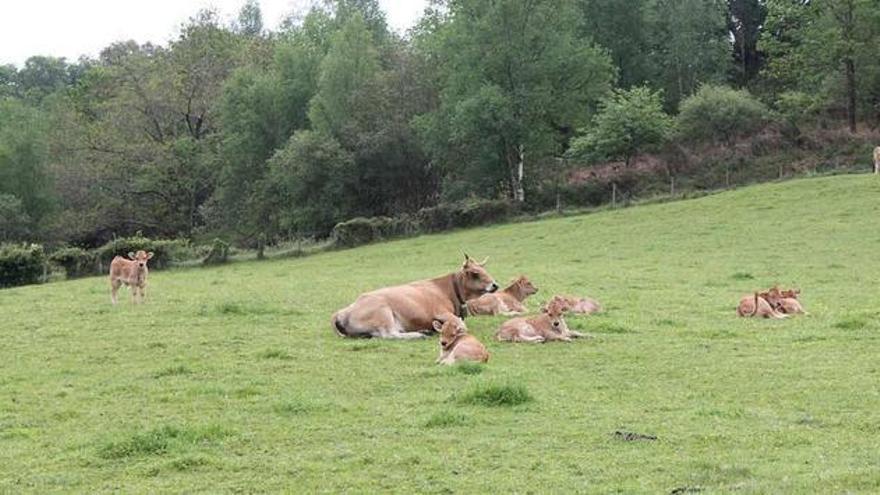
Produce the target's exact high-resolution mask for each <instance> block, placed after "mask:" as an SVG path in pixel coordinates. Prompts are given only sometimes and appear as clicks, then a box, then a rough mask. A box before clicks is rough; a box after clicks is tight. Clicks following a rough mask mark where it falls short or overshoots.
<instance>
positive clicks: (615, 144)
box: [569, 87, 672, 165]
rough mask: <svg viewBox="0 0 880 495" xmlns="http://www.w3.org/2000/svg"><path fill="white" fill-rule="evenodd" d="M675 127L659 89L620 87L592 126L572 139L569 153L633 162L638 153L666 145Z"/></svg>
mask: <svg viewBox="0 0 880 495" xmlns="http://www.w3.org/2000/svg"><path fill="white" fill-rule="evenodd" d="M671 130H672V118H671V117H670V116H669V115H667V114H666V112H664V111H663V100H662V96H661V93H660V92H659V91H657V92H654V91H651V90H650V89H648V88H646V87H637V88H633V89H630V90H619V91H615V92H614V94H613V95H612V96H610V97H608V98H606V99H605V100H603V101H602V103H601V105H600V109H599V112H598V113H597V114H596V116H595V117H594V118H593V122H592V124H591V125H590V127H588V128H587V129H586V130H585V133H584V135H583V136H582V137H579V138H577V139H574V140H573V141H572V143H571V148H570V149H569V154H570V155H571V156H573V157H575V158H588V159H592V160H622V161H623V162H624V163H625V164H626V165H629V161H630V159H632V157H634V156H635V155H636V154H637V153H639V152H641V151H645V150H647V149H650V148H651V147H653V146H658V145H660V144H662V143H663V142H664V141H665V140H666V139H668V137H669V134H670V132H671Z"/></svg>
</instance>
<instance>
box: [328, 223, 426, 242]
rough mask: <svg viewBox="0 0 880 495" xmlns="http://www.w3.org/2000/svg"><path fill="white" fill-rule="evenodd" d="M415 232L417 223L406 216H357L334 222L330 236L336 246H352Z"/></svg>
mask: <svg viewBox="0 0 880 495" xmlns="http://www.w3.org/2000/svg"><path fill="white" fill-rule="evenodd" d="M416 232H418V228H417V225H415V224H414V223H413V222H412V220H410V219H409V218H408V217H400V218H390V217H373V218H363V217H358V218H352V219H351V220H348V221H346V222H341V223H338V224H336V226H335V227H333V231H332V232H331V234H330V236H331V238H332V239H333V244H334V245H335V246H337V247H354V246H360V245H363V244H369V243H371V242H376V241H381V240H384V239H391V238H394V237H403V236H407V235H411V234H413V233H416Z"/></svg>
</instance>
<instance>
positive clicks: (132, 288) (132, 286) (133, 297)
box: [128, 284, 138, 304]
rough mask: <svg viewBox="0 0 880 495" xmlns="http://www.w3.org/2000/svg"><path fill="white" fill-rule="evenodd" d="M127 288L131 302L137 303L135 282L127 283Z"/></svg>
mask: <svg viewBox="0 0 880 495" xmlns="http://www.w3.org/2000/svg"><path fill="white" fill-rule="evenodd" d="M128 289H129V290H130V291H131V303H132V304H137V302H138V301H137V295H138V287H137V285H135V284H129V285H128Z"/></svg>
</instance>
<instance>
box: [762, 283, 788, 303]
mask: <svg viewBox="0 0 880 495" xmlns="http://www.w3.org/2000/svg"><path fill="white" fill-rule="evenodd" d="M758 295H759V296H761V297H763V298H764V300H765V301H767V302H768V303H770V306H771V307H773V308H778V307H779V305H781V304H782V300H783V299H784V297H783V296H782V292H781V291H780V290H779V286H776V285H774V286H773V287H771V288H770V290H768V291H766V292H761V293H760V294H758Z"/></svg>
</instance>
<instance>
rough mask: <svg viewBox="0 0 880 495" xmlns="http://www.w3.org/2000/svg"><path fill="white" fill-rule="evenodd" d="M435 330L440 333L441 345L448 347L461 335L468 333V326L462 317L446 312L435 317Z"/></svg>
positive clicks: (444, 347)
mask: <svg viewBox="0 0 880 495" xmlns="http://www.w3.org/2000/svg"><path fill="white" fill-rule="evenodd" d="M433 326H434V330H436V331H437V332H439V333H440V347H442V348H443V349H446V348H447V347H448V346H449V345H450V344H452V342H454V341H455V339H456V338H458V337H459V336H460V335H464V334H466V333H467V326H466V325H465V324H464V321H462V319H461V318H459V317H457V316H455V315H453V314H449V313H445V314H443V315H442V316H439V317H437V318H436V319H434V323H433Z"/></svg>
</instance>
